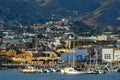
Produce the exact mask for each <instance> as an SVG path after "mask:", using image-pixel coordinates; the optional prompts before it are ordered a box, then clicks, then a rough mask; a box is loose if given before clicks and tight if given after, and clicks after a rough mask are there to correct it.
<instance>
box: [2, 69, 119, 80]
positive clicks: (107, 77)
mask: <svg viewBox="0 0 120 80" xmlns="http://www.w3.org/2000/svg"><path fill="white" fill-rule="evenodd" d="M0 80H120V73H106V74H79V75H67V74H65V75H64V74H61V73H59V72H56V73H40V74H27V73H21V72H19V71H16V70H0Z"/></svg>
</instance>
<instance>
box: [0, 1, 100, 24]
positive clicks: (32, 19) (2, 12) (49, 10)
mask: <svg viewBox="0 0 120 80" xmlns="http://www.w3.org/2000/svg"><path fill="white" fill-rule="evenodd" d="M99 6H100V5H99V3H97V2H95V1H94V0H87V1H85V0H0V21H1V22H5V23H8V24H10V23H15V24H23V25H31V24H34V23H44V22H46V21H50V20H58V19H62V18H67V19H69V18H76V17H78V16H80V15H81V14H84V13H86V12H91V11H93V10H95V9H96V8H98V7H99Z"/></svg>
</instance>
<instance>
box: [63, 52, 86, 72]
mask: <svg viewBox="0 0 120 80" xmlns="http://www.w3.org/2000/svg"><path fill="white" fill-rule="evenodd" d="M74 58H75V53H73V66H72V67H65V68H62V69H61V73H62V74H85V73H86V71H78V70H76V69H75V68H74V67H75V61H74V60H75V59H74Z"/></svg>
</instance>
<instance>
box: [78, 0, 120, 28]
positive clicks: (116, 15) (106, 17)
mask: <svg viewBox="0 0 120 80" xmlns="http://www.w3.org/2000/svg"><path fill="white" fill-rule="evenodd" d="M77 20H78V21H82V22H84V23H85V24H87V25H89V26H100V27H101V26H108V25H110V26H120V0H108V1H104V2H102V3H101V6H100V7H99V8H97V9H96V10H94V11H93V12H92V13H90V14H86V15H84V16H81V17H79V19H77Z"/></svg>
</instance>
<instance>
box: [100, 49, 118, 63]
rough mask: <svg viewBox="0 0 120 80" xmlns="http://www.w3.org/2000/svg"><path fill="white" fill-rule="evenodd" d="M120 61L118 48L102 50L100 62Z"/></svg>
mask: <svg viewBox="0 0 120 80" xmlns="http://www.w3.org/2000/svg"><path fill="white" fill-rule="evenodd" d="M116 61H120V48H103V49H102V62H116Z"/></svg>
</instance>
